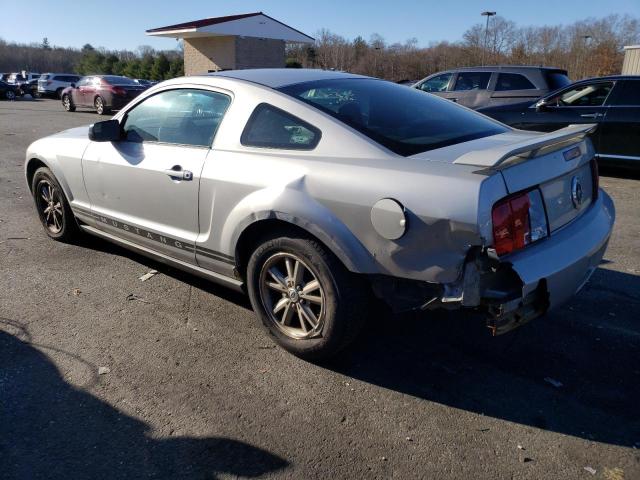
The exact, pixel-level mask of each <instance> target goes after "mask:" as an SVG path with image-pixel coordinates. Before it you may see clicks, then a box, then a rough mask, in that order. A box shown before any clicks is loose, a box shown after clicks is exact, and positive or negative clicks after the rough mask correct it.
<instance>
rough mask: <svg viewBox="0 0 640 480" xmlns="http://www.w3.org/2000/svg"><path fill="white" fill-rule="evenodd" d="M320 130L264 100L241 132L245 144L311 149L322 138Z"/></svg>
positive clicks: (289, 148)
mask: <svg viewBox="0 0 640 480" xmlns="http://www.w3.org/2000/svg"><path fill="white" fill-rule="evenodd" d="M320 136H321V134H320V130H318V129H317V128H315V127H314V126H312V125H310V124H308V123H307V122H305V121H303V120H301V119H299V118H297V117H294V116H293V115H291V114H289V113H287V112H285V111H283V110H280V109H279V108H276V107H274V106H273V105H269V104H268V103H261V104H260V105H258V106H257V107H256V109H255V110H254V111H253V113H252V114H251V118H250V119H249V121H248V122H247V126H246V127H245V128H244V131H243V132H242V137H241V138H240V142H241V143H242V144H243V145H247V146H252V147H265V148H283V149H287V150H311V149H313V148H315V146H316V145H317V144H318V142H319V141H320Z"/></svg>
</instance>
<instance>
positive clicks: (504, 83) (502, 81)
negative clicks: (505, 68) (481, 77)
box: [496, 73, 536, 92]
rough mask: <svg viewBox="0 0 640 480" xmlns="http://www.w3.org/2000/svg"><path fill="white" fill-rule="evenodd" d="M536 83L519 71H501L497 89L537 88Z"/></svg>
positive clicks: (500, 90) (502, 90)
mask: <svg viewBox="0 0 640 480" xmlns="http://www.w3.org/2000/svg"><path fill="white" fill-rule="evenodd" d="M535 88H536V87H535V85H534V84H533V83H531V82H530V81H529V79H528V78H527V77H525V76H524V75H520V74H519V73H501V74H500V75H498V81H497V82H496V91H497V92H504V91H507V90H535Z"/></svg>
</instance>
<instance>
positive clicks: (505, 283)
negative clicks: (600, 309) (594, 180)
mask: <svg viewBox="0 0 640 480" xmlns="http://www.w3.org/2000/svg"><path fill="white" fill-rule="evenodd" d="M614 221H615V208H614V206H613V202H612V201H611V198H610V197H609V196H608V195H607V194H606V193H604V192H603V191H601V192H600V194H599V195H598V199H597V201H596V202H595V203H594V204H593V205H592V207H591V208H590V209H589V210H588V211H587V212H585V213H584V215H582V216H581V217H580V218H578V219H576V220H575V221H573V222H572V223H570V224H569V225H567V226H566V227H564V228H562V229H561V230H559V231H556V232H554V233H553V235H551V236H550V237H548V238H547V239H545V240H543V241H540V242H538V243H536V244H533V245H531V246H529V247H527V248H525V249H523V250H521V251H518V252H516V253H513V254H511V255H508V256H507V257H504V258H501V259H500V261H499V263H498V264H497V265H496V264H493V265H491V263H490V261H489V260H488V259H487V260H485V262H487V263H488V265H487V264H486V263H485V264H483V263H482V262H480V263H479V262H478V260H476V261H474V262H473V264H472V265H473V267H472V268H478V272H477V273H473V274H472V277H473V276H474V275H477V276H478V278H479V281H478V282H476V283H475V285H477V289H476V290H475V291H474V290H473V289H471V288H469V289H468V291H469V295H467V289H466V288H465V289H463V295H462V299H461V304H462V305H463V306H479V307H481V308H483V309H484V310H486V312H487V313H488V320H487V325H488V326H489V328H490V329H491V330H492V332H493V334H494V335H499V334H501V333H505V332H508V331H509V330H512V329H513V328H515V327H518V326H520V325H522V324H524V323H526V322H528V321H530V320H533V319H534V318H536V317H539V316H540V315H542V314H544V313H545V312H547V311H548V310H550V309H553V308H556V307H558V306H560V305H562V304H564V303H565V302H567V301H568V300H570V299H571V298H572V297H573V296H574V295H575V294H576V293H577V292H578V291H580V289H581V288H582V287H583V286H584V285H585V284H586V283H587V281H588V280H589V278H590V277H591V275H592V274H593V272H594V271H595V270H596V268H597V267H598V265H599V264H600V262H601V261H602V257H603V255H604V252H605V250H606V248H607V244H608V242H609V237H610V235H611V230H612V228H613V223H614ZM469 265H470V263H467V266H466V267H465V277H466V276H467V271H468V270H470V267H469ZM467 285H469V287H470V284H469V280H468V279H467V278H465V281H464V287H467ZM465 297H466V298H465ZM469 297H471V298H469ZM474 304H475V305H474Z"/></svg>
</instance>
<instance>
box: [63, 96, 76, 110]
mask: <svg viewBox="0 0 640 480" xmlns="http://www.w3.org/2000/svg"><path fill="white" fill-rule="evenodd" d="M62 107H63V108H64V109H65V111H67V112H75V111H76V106H75V105H74V104H73V100H71V95H69V94H68V93H65V94H64V95H62Z"/></svg>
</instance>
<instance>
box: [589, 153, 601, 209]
mask: <svg viewBox="0 0 640 480" xmlns="http://www.w3.org/2000/svg"><path fill="white" fill-rule="evenodd" d="M591 182H592V185H593V191H592V195H591V198H592V201H594V202H595V201H596V199H597V198H598V190H600V172H598V161H597V160H596V159H595V158H594V159H592V160H591Z"/></svg>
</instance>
